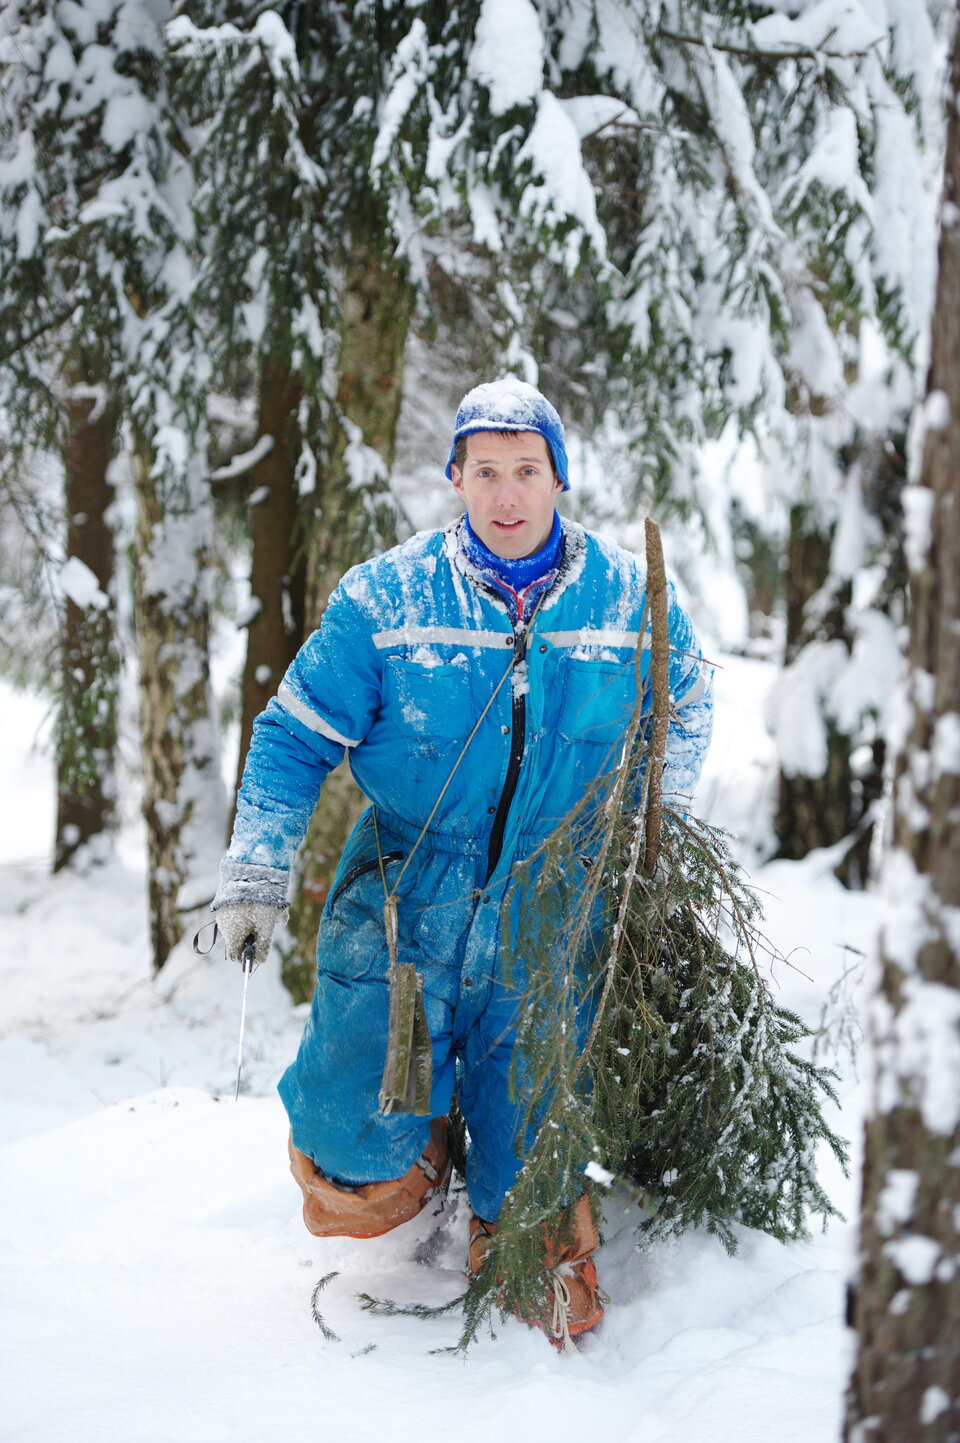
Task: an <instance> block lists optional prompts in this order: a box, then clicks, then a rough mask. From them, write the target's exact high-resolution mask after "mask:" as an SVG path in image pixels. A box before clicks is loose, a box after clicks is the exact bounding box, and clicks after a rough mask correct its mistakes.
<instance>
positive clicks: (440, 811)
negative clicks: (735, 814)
mask: <svg viewBox="0 0 960 1443" xmlns="http://www.w3.org/2000/svg"><path fill="white" fill-rule="evenodd" d="M446 474H447V476H448V477H449V479H450V480H451V481H452V483H453V487H454V489H455V491H456V492H457V494H458V496H459V497H460V500H461V501H462V502H463V503H464V505H465V507H466V516H465V517H462V518H461V519H460V520H459V521H458V522H456V523H455V524H454V525H452V526H450V527H448V528H447V529H446V530H442V531H434V532H427V533H421V534H419V535H417V536H415V537H413V538H412V540H410V541H407V542H405V543H404V544H403V545H401V546H398V547H395V548H394V549H393V550H392V551H390V552H388V553H387V554H386V555H384V556H380V557H377V558H375V559H374V560H371V561H368V562H366V563H364V564H363V565H361V566H358V567H355V568H354V569H353V570H352V571H350V572H348V574H347V575H346V576H345V577H344V579H343V581H342V582H341V584H340V586H339V587H338V588H337V590H336V591H335V593H334V594H333V596H332V597H331V599H330V604H329V606H328V608H327V611H326V613H325V615H324V617H323V622H322V625H321V627H320V629H319V630H318V631H317V632H315V633H314V634H313V636H311V637H310V639H309V640H308V641H307V642H306V644H305V645H304V646H303V647H302V649H301V650H300V652H299V653H298V655H297V657H296V658H295V659H294V661H293V663H292V664H291V666H290V668H289V670H288V672H287V674H286V677H285V678H284V681H283V683H282V685H281V686H280V689H279V691H278V694H277V696H276V697H275V698H274V699H273V700H271V702H270V703H269V705H268V707H267V709H266V711H265V712H264V713H263V714H262V715H261V716H260V717H259V718H258V719H257V722H256V725H255V728H254V736H253V740H252V743H251V747H250V753H249V756H248V759H247V763H246V767H245V771H244V776H243V782H242V786H241V789H240V795H239V798H238V807H237V820H236V826H235V829H234V834H233V839H232V842H231V845H230V849H229V852H228V854H227V856H226V857H225V859H224V861H223V864H222V869H221V884H220V888H219V890H218V893H217V896H216V897H215V899H214V903H213V906H214V909H215V911H216V915H217V921H218V922H219V924H220V928H221V931H222V932H223V935H224V938H225V941H226V946H227V953H228V956H230V957H231V958H233V959H235V960H238V959H239V958H240V955H241V951H242V948H243V946H244V943H245V941H246V940H247V939H248V938H249V937H250V936H251V935H252V937H253V939H254V946H255V955H256V958H257V960H262V959H263V958H264V957H265V956H266V955H267V951H268V948H269V943H270V937H271V933H272V930H273V925H274V923H275V921H276V918H277V916H278V915H279V913H280V912H281V911H282V910H283V908H284V906H285V905H286V888H287V876H288V870H289V867H290V864H291V862H292V860H293V858H294V854H295V852H296V849H297V847H298V845H299V843H300V841H301V839H302V837H303V835H304V832H305V830H306V827H307V823H308V820H309V817H310V814H311V812H312V810H313V807H314V806H315V804H316V800H317V797H318V794H319V790H320V785H321V783H322V780H323V778H324V776H325V775H326V773H327V772H328V771H330V770H331V768H332V767H334V766H335V765H336V764H337V763H338V762H339V761H340V760H341V758H342V756H343V755H344V752H345V751H347V752H348V753H349V757H350V765H351V768H352V771H353V774H354V776H355V778H356V780H357V782H358V784H359V786H360V788H361V790H362V791H363V792H364V794H365V795H366V796H367V797H368V798H369V799H370V801H371V803H372V806H371V807H370V808H369V809H368V810H367V811H366V812H365V813H364V815H363V816H362V817H361V819H360V821H359V822H358V823H357V826H356V828H355V829H354V831H353V833H352V835H351V836H350V838H349V840H348V842H347V845H346V848H345V851H344V854H343V857H342V859H341V861H340V866H339V868H338V871H337V875H336V878H335V880H334V885H333V887H332V889H331V892H330V895H329V897H328V900H327V903H326V906H325V908H324V914H323V919H322V922H321V926H320V934H319V939H318V981H317V989H316V993H315V996H314V1000H313V1005H312V1010H311V1013H310V1018H309V1021H308V1023H307V1026H306V1029H305V1032H304V1035H303V1040H302V1042H301V1046H300V1051H299V1054H298V1056H297V1059H296V1061H295V1062H294V1063H293V1065H292V1066H291V1067H290V1068H288V1070H287V1072H286V1073H285V1074H284V1077H283V1078H282V1080H281V1083H280V1093H281V1096H282V1098H283V1101H284V1104H285V1106H286V1108H287V1112H288V1114H289V1117H290V1123H291V1159H292V1167H293V1172H294V1176H295V1177H296V1178H297V1181H298V1182H299V1184H300V1186H301V1188H302V1190H303V1194H304V1218H305V1221H306V1225H307V1227H308V1228H309V1229H310V1230H311V1232H313V1233H315V1234H317V1235H318V1236H333V1235H350V1236H359V1237H371V1236H376V1235H378V1234H380V1233H383V1232H386V1231H387V1230H388V1229H390V1228H392V1227H395V1226H397V1225H398V1224H399V1223H401V1222H404V1221H406V1220H407V1219H408V1218H410V1217H413V1216H414V1215H415V1214H416V1213H417V1212H418V1211H419V1209H420V1208H421V1207H423V1206H424V1204H425V1203H426V1201H427V1200H428V1198H429V1197H430V1196H432V1194H433V1193H434V1191H435V1190H436V1189H437V1188H438V1187H440V1186H443V1185H445V1174H446V1173H447V1171H448V1158H447V1142H446V1114H447V1112H448V1111H449V1108H450V1103H451V1098H452V1095H453V1091H454V1087H456V1089H457V1094H458V1098H459V1102H460V1107H461V1110H462V1112H463V1116H464V1118H465V1121H466V1125H467V1129H468V1133H469V1138H470V1148H469V1152H468V1159H467V1178H466V1184H467V1192H468V1195H469V1198H470V1202H471V1205H472V1208H473V1214H474V1216H473V1221H472V1224H471V1242H470V1257H469V1263H470V1268H471V1271H472V1272H476V1271H477V1270H478V1268H479V1266H480V1264H481V1262H482V1260H483V1257H484V1254H485V1252H486V1250H487V1249H488V1248H489V1239H490V1237H491V1236H492V1234H493V1232H494V1229H495V1225H496V1220H497V1217H498V1215H499V1212H500V1208H501V1206H502V1204H503V1200H504V1196H505V1194H506V1193H507V1192H508V1191H509V1189H510V1187H511V1185H512V1184H513V1182H514V1180H515V1178H516V1175H517V1172H518V1170H519V1167H520V1165H521V1159H520V1158H519V1157H518V1152H519V1153H522V1152H524V1151H525V1148H526V1146H527V1144H528V1143H529V1141H530V1139H529V1138H526V1137H524V1138H521V1137H519V1132H520V1118H521V1117H522V1115H523V1107H522V1104H521V1103H520V1102H519V1101H518V1100H517V1099H515V1098H513V1097H511V1092H510V1086H509V1074H510V1064H511V1058H512V1051H513V1048H512V1043H513V1038H514V1029H515V1021H516V993H515V990H514V989H513V988H512V987H511V985H510V980H509V978H508V977H507V976H506V959H507V957H508V956H509V953H510V936H511V930H512V928H514V926H515V921H514V922H511V916H513V917H514V919H515V912H514V913H511V887H510V884H511V877H512V875H513V873H514V869H515V864H516V863H517V862H519V861H521V860H522V859H524V858H526V857H528V856H530V854H531V853H532V852H533V851H534V850H535V849H536V848H537V847H538V845H539V844H540V843H542V841H543V840H544V838H545V837H547V836H548V835H549V834H550V833H551V832H553V831H554V830H555V828H556V827H557V826H558V825H559V824H561V823H562V821H563V819H564V818H565V817H566V816H567V815H568V814H569V813H570V811H571V809H572V808H574V807H575V806H576V804H577V803H578V801H580V799H581V798H582V797H583V795H584V792H585V791H586V790H587V789H588V788H589V787H590V786H591V784H593V783H594V782H595V781H596V779H597V778H598V777H600V776H602V775H603V774H604V773H605V772H609V770H610V769H611V768H612V767H614V766H615V765H616V761H617V756H618V740H619V739H620V738H621V737H622V736H623V733H624V730H625V728H626V726H627V725H628V722H629V720H630V717H631V714H632V712H633V710H634V705H635V690H636V666H635V658H636V651H637V647H638V644H641V645H642V643H641V636H640V627H641V626H642V624H643V617H644V614H645V613H644V603H645V590H644V584H645V572H644V568H643V566H642V565H641V564H640V563H639V562H638V561H637V559H636V558H635V557H633V556H632V555H630V554H628V553H626V552H624V551H621V550H620V549H618V548H617V547H615V546H612V545H610V544H608V543H607V542H605V541H602V540H601V539H600V538H599V537H596V536H594V535H592V534H591V533H589V532H586V531H584V530H582V529H581V528H580V527H578V526H575V525H573V524H571V523H569V522H563V521H561V519H560V517H559V515H558V514H557V512H556V510H555V502H556V500H557V497H558V496H559V495H560V493H561V491H565V490H567V489H568V488H569V479H568V462H567V453H566V448H565V445H564V432H563V426H562V424H561V422H560V418H559V416H558V415H557V412H556V411H555V410H554V408H553V406H552V405H551V404H550V403H549V402H548V401H547V400H546V399H545V397H543V396H542V395H541V394H540V392H539V391H537V390H536V389H534V388H533V387H532V386H529V385H526V384H524V383H522V382H519V381H515V380H504V381H499V382H494V383H491V384H487V385H481V386H478V387H476V388H475V389H474V390H473V391H471V392H469V394H468V395H467V396H466V397H465V398H464V400H463V402H462V403H461V406H460V409H459V411H458V413H457V418H456V425H455V434H454V442H453V447H452V450H451V453H450V457H449V460H448V462H447V466H446ZM669 630H670V646H671V657H670V684H671V696H672V703H671V704H672V708H673V710H672V715H671V722H670V729H669V736H668V744H667V759H666V767H665V772H664V795H665V797H666V798H667V799H668V800H671V801H673V802H674V804H677V803H679V804H680V805H685V804H686V802H687V800H688V798H689V795H690V793H691V792H692V791H693V788H694V786H695V784H696V781H697V778H698V775H699V771H700V766H701V762H702V759H703V755H704V753H705V751H706V747H707V744H708V741H709V734H710V722H711V700H710V686H711V679H710V673H709V668H708V667H707V666H706V665H705V664H704V663H703V661H702V659H701V656H700V651H699V648H698V646H697V643H696V639H695V637H694V635H693V632H692V629H691V626H690V623H689V621H688V619H687V617H686V616H685V614H684V613H683V611H682V610H681V609H680V607H679V605H678V604H677V601H676V598H675V596H674V595H673V589H672V587H671V588H670V605H669ZM646 660H647V654H646V653H643V661H644V662H646ZM647 705H649V698H648V699H647ZM388 899H390V901H389V902H388V905H387V907H386V908H385V902H387V901H388ZM394 902H395V910H393V911H391V908H392V907H393V903H394ZM388 916H392V917H395V925H396V948H395V953H394V957H393V961H394V963H395V964H413V966H414V967H415V970H416V973H418V974H419V975H420V977H421V978H422V985H423V1007H424V1013H425V1021H426V1026H427V1027H428V1029H429V1038H430V1044H431V1047H430V1050H431V1051H432V1082H431V1087H430V1095H429V1105H428V1107H427V1111H426V1115H418V1114H416V1113H414V1112H410V1111H401V1112H395V1111H390V1110H388V1109H384V1108H383V1107H382V1106H381V1102H382V1098H381V1084H382V1080H383V1070H384V1057H385V1053H386V1049H387V1036H388V1024H389V1018H390V987H389V985H388V983H389V976H390V970H391V969H390V963H391V949H390V946H389V945H388V939H387V935H386V933H387V926H388V925H389V926H391V928H392V926H393V922H392V921H391V922H389V923H388V922H386V921H385V918H387V917H388ZM568 1212H569V1217H567V1218H566V1225H565V1227H564V1228H563V1230H562V1237H563V1239H564V1241H563V1243H562V1246H561V1245H555V1246H554V1245H551V1246H550V1247H548V1248H547V1249H546V1251H545V1256H544V1266H545V1268H547V1269H548V1270H551V1271H553V1272H559V1271H560V1270H561V1269H562V1272H563V1277H564V1284H563V1286H562V1288H560V1289H558V1291H559V1293H560V1295H561V1296H562V1299H563V1304H562V1308H563V1311H564V1316H563V1317H562V1318H561V1320H560V1331H561V1332H562V1333H563V1334H564V1335H566V1334H576V1333H578V1332H583V1331H586V1330H587V1329H589V1328H591V1327H593V1326H594V1325H595V1324H596V1323H597V1322H598V1321H599V1319H600V1317H601V1316H602V1313H603V1309H602V1306H601V1303H600V1300H599V1295H598V1290H597V1282H596V1271H595V1268H594V1264H593V1259H592V1253H593V1251H594V1249H595V1247H596V1245H597V1235H596V1231H595V1228H594V1225H593V1221H592V1217H591V1213H590V1208H589V1202H588V1199H587V1198H586V1197H585V1196H583V1197H580V1198H579V1199H576V1198H575V1199H574V1201H573V1202H572V1204H571V1206H570V1208H569V1209H568ZM542 1326H543V1327H544V1330H545V1331H548V1332H549V1331H550V1330H551V1326H552V1324H551V1323H550V1322H548V1320H547V1319H544V1320H543V1323H542Z"/></svg>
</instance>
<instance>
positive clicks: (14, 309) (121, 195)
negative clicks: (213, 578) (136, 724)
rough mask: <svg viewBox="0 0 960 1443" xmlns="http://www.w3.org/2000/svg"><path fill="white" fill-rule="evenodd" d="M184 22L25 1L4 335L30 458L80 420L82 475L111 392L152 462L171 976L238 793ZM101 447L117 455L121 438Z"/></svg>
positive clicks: (147, 621) (88, 757)
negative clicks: (170, 96) (87, 404)
mask: <svg viewBox="0 0 960 1443" xmlns="http://www.w3.org/2000/svg"><path fill="white" fill-rule="evenodd" d="M167 18H168V9H167V6H166V5H165V4H164V3H159V0H158V3H154V0H124V3H119V0H103V3H102V4H96V5H91V6H87V7H83V8H81V7H78V6H65V7H60V8H58V9H57V10H56V11H51V10H50V9H49V7H47V6H42V5H37V4H35V3H33V0H23V3H18V4H15V5H13V6H10V7H8V9H7V11H6V12H5V15H4V24H5V62H6V63H5V69H4V85H5V106H4V116H5V119H4V125H5V133H4V137H3V152H4V175H3V180H4V184H5V185H6V186H7V187H8V189H7V193H6V199H7V202H8V204H7V206H5V207H4V226H3V244H4V246H5V266H4V273H5V291H4V297H3V307H2V319H0V330H2V337H3V342H2V343H3V351H4V355H5V357H6V358H7V367H6V370H5V373H4V375H5V388H6V389H5V396H4V400H5V404H6V406H7V409H8V412H9V414H10V416H11V417H12V425H13V436H14V451H15V454H18V455H24V454H26V452H27V449H28V448H29V447H31V446H32V447H36V446H38V445H45V446H48V447H52V446H55V445H57V443H58V438H61V437H63V435H64V431H65V427H64V423H65V422H67V423H68V426H69V425H70V424H72V425H73V426H74V427H75V428H77V435H76V437H75V438H74V439H70V440H69V442H68V443H65V442H63V441H62V440H61V441H60V444H61V445H62V446H63V449H64V451H65V453H66V454H67V456H68V458H70V459H72V458H73V457H74V456H75V454H76V449H77V447H78V446H80V445H81V444H83V442H85V441H87V440H89V439H90V434H91V420H90V417H89V416H86V415H84V416H81V415H80V413H79V410H78V405H74V404H73V403H74V402H76V403H78V404H79V403H80V402H82V401H83V400H84V399H85V398H86V399H89V396H90V393H91V390H92V392H93V394H95V395H97V396H102V397H103V400H104V405H105V410H104V411H103V412H102V414H103V415H108V416H110V417H111V424H112V418H113V417H122V420H123V424H124V427H125V431H126V436H127V439H128V443H129V446H130V449H131V453H132V456H133V460H134V466H133V470H134V477H135V488H136V497H137V513H138V529H137V538H136V539H137V566H136V603H137V604H136V620H137V639H138V654H139V655H138V660H139V675H140V686H141V690H140V700H141V707H140V721H141V735H142V739H143V760H144V781H145V786H144V814H145V817H146V820H147V833H148V846H149V878H148V887H149V896H150V911H151V933H152V940H153V957H154V965H155V966H157V967H159V966H161V965H162V964H163V962H164V960H165V959H166V957H167V955H168V954H169V951H170V949H171V947H172V946H173V945H174V944H175V943H176V942H177V941H178V940H179V937H180V934H181V929H182V924H181V915H180V913H181V910H182V909H183V908H184V907H189V906H190V905H191V902H192V898H191V897H190V896H189V895H188V894H187V893H181V888H182V886H183V884H184V882H185V881H186V880H187V878H188V877H190V876H191V875H192V874H193V873H194V872H195V871H196V870H197V869H198V867H201V866H202V865H203V864H204V862H205V861H206V860H207V857H205V856H204V854H205V853H207V854H208V856H209V853H210V850H211V845H212V843H213V840H214V837H215V836H216V843H217V845H218V844H219V836H218V835H216V834H218V833H219V832H220V829H221V825H222V823H221V822H217V823H216V824H215V825H213V826H211V812H213V813H214V814H215V813H216V812H217V810H218V799H219V796H220V792H219V782H218V778H219V770H218V765H217V759H216V757H217V747H216V734H215V729H214V727H213V725H212V719H211V715H210V700H209V694H208V685H207V670H208V667H207V654H206V640H207V605H208V601H207V595H206V590H207V586H208V584H209V578H208V574H207V573H208V560H209V547H210V524H209V515H210V513H209V495H208V492H207V489H206V487H205V485H204V483H203V480H202V478H203V475H204V473H205V471H206V464H205V458H204V454H203V452H204V434H203V428H202V415H203V407H202V400H203V390H204V386H205V383H206V379H207V375H206V371H205V368H204V365H203V361H202V351H201V348H200V346H199V345H198V335H197V332H196V329H195V325H194V320H193V315H194V313H193V311H192V310H191V306H190V283H191V272H190V265H189V258H188V254H187V250H186V247H187V245H188V243H189V237H190V215H189V187H190V178H189V174H188V173H187V171H186V169H185V166H184V163H183V160H182V158H181V157H180V156H179V155H178V151H177V146H180V147H181V148H182V145H183V141H182V137H181V136H180V135H179V133H178V131H177V127H176V126H175V124H174V123H173V120H172V118H171V114H170V109H169V105H168V100H167V94H166V89H165V77H164V69H163V63H162V62H163V55H164V46H165V37H164V29H163V26H164V22H165V21H166V19H167ZM78 380H79V390H78ZM68 388H69V389H68ZM70 397H72V398H73V400H72V401H71V405H69V406H67V407H66V409H65V407H64V400H65V398H70ZM71 406H72V407H73V410H72V413H71ZM67 435H68V436H69V435H70V432H69V430H67ZM97 445H98V446H99V449H100V451H101V453H102V452H103V450H104V438H103V437H102V436H101V437H99V438H98V441H97ZM86 467H87V463H86V462H85V463H84V469H86ZM73 504H74V505H75V504H76V503H75V499H74V503H73ZM108 515H109V513H108V512H107V513H105V516H104V519H106V517H107V516H108ZM71 534H72V535H73V536H76V535H78V534H79V533H78V528H76V527H74V528H72V533H71ZM76 559H78V560H82V558H80V557H78V558H76ZM94 575H96V572H94ZM104 594H106V593H104ZM88 630H89V635H90V636H91V637H93V638H96V637H97V636H99V633H98V632H97V629H96V628H89V629H88ZM77 644H78V643H77V641H76V638H75V637H74V638H73V639H72V640H71V646H72V647H73V648H74V651H73V653H72V654H70V655H69V656H68V657H67V659H66V661H67V665H68V666H69V668H70V672H71V676H72V673H73V672H74V671H76V670H82V669H83V668H81V667H80V666H79V665H78V664H77V663H78V657H77V655H76V654H75V648H76V645H77ZM92 644H94V645H97V646H99V645H100V643H99V641H95V642H94V643H92ZM87 662H88V664H89V666H88V670H89V675H91V676H96V677H97V678H98V685H99V686H100V688H101V689H102V690H104V689H105V690H104V696H103V698H101V700H100V701H98V703H97V709H96V712H95V715H93V717H92V719H91V718H87V719H85V721H84V725H83V726H80V727H78V726H77V724H76V721H75V719H74V718H73V716H72V714H71V711H70V705H69V703H66V704H65V721H64V726H63V728H62V732H63V734H64V736H65V737H66V738H67V744H65V745H63V746H61V748H60V755H61V756H63V757H70V759H71V760H70V766H71V767H72V768H73V773H72V775H73V776H75V777H79V778H82V779H84V780H85V782H86V783H87V784H89V783H90V779H91V778H94V777H95V778H96V779H97V782H98V783H100V782H101V778H102V779H103V781H102V785H104V787H105V788H107V789H108V788H109V777H108V772H109V768H107V769H106V775H105V771H104V768H103V765H102V764H103V762H104V760H105V759H107V760H108V758H109V752H110V748H111V745H112V743H111V742H110V741H109V736H110V732H109V729H110V727H111V726H112V725H113V721H112V718H113V715H114V711H113V703H112V701H111V693H110V687H111V681H110V678H111V675H113V676H115V674H116V667H115V665H113V664H112V663H111V659H110V649H109V644H108V645H107V649H106V651H105V652H103V653H102V654H101V653H100V652H97V653H94V654H91V656H90V657H89V658H87ZM112 666H113V669H112V671H111V667H112ZM65 693H66V695H67V696H69V689H68V688H65ZM101 729H102V730H101ZM80 752H83V755H82V756H81V755H80ZM105 795H106V796H109V790H106V792H105ZM209 859H210V860H212V857H210V858H209ZM207 885H208V884H207Z"/></svg>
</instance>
